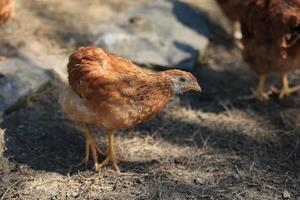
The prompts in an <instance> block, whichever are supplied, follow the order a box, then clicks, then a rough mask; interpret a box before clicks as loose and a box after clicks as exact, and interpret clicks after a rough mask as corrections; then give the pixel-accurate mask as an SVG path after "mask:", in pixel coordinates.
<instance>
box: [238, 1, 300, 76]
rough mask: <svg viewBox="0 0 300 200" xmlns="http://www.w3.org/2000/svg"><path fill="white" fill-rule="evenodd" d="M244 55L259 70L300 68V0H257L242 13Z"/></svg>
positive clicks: (267, 71) (277, 70)
mask: <svg viewBox="0 0 300 200" xmlns="http://www.w3.org/2000/svg"><path fill="white" fill-rule="evenodd" d="M241 25H242V32H243V44H244V50H243V56H244V58H245V60H246V61H247V62H248V63H249V64H250V67H251V68H252V69H253V70H254V71H255V72H256V73H258V74H268V73H279V74H282V73H287V72H288V71H290V70H295V69H299V68H300V65H299V63H300V36H299V35H300V0H269V1H265V0H256V1H253V2H252V3H251V4H250V5H249V6H247V9H246V10H245V12H244V13H243V15H242V17H241Z"/></svg>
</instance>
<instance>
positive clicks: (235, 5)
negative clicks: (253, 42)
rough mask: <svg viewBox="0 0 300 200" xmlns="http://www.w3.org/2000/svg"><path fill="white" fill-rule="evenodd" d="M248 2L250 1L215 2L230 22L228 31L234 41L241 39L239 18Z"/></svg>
mask: <svg viewBox="0 0 300 200" xmlns="http://www.w3.org/2000/svg"><path fill="white" fill-rule="evenodd" d="M248 1H250V0H217V3H218V4H219V6H220V8H221V10H222V11H223V13H224V14H225V15H226V17H227V18H228V19H229V20H230V22H231V23H230V25H231V27H230V31H231V35H232V36H233V37H234V38H235V39H241V38H242V34H241V28H240V16H241V15H242V13H243V9H244V7H245V6H246V4H247V3H248Z"/></svg>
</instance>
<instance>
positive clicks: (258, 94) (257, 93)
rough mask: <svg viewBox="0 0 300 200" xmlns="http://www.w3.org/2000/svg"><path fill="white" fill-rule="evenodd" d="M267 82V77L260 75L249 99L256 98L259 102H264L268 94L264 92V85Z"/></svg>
mask: <svg viewBox="0 0 300 200" xmlns="http://www.w3.org/2000/svg"><path fill="white" fill-rule="evenodd" d="M266 80H267V75H265V74H260V75H259V81H258V85H257V88H256V90H254V91H253V94H252V95H251V98H256V99H258V100H260V101H266V100H268V99H269V97H268V94H267V93H265V92H264V87H265V83H266Z"/></svg>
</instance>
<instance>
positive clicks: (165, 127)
mask: <svg viewBox="0 0 300 200" xmlns="http://www.w3.org/2000/svg"><path fill="white" fill-rule="evenodd" d="M142 2H143V1H141V0H140V1H137V0H136V1H134V0H130V1H122V0H113V1H111V0H93V1H91V0H90V1H88V0H84V1H71V0H66V1H59V0H51V1H46V0H45V1H44V0H32V1H27V0H18V1H17V16H16V18H15V19H14V20H12V21H11V22H10V23H8V24H6V25H5V26H4V27H2V30H1V31H0V36H1V42H0V44H1V45H0V47H1V51H2V52H1V53H3V54H6V55H8V56H13V53H12V52H14V51H16V50H19V49H22V50H26V49H32V47H33V46H34V44H35V42H36V41H39V42H40V43H43V44H44V45H45V46H47V47H48V48H47V51H48V52H49V53H51V52H55V53H57V52H71V51H73V50H74V49H75V48H76V47H77V46H80V45H86V44H88V43H89V39H88V38H89V35H88V34H87V33H85V28H86V25H87V23H94V22H99V21H107V20H109V19H111V18H112V17H113V16H114V15H116V14H117V13H118V12H119V11H122V10H124V9H127V8H128V7H130V6H134V5H136V4H138V3H142ZM189 2H191V3H196V4H197V3H198V4H197V6H202V5H201V4H200V3H199V1H198V2H197V1H195V0H190V1H189ZM188 6H190V5H188ZM208 10H209V9H208ZM100 11H101V12H100ZM215 14H216V13H215V11H214V13H213V15H211V14H209V13H208V14H207V16H208V18H210V19H211V22H212V25H211V28H212V34H211V36H210V37H211V38H210V39H211V41H212V42H211V44H210V46H209V47H208V49H207V53H206V55H205V56H203V57H202V60H201V62H200V63H199V64H198V65H197V66H196V67H195V70H194V73H195V74H196V75H197V77H198V79H199V82H200V84H201V85H202V88H203V90H204V91H203V92H202V93H201V94H196V93H189V94H185V95H182V96H180V97H175V98H173V99H172V101H170V103H169V104H168V105H167V106H166V108H165V109H164V110H163V111H162V112H161V113H160V114H159V115H158V116H157V117H156V118H155V119H153V120H152V121H150V122H148V123H145V124H142V125H140V126H138V127H136V128H134V129H132V130H127V131H121V132H118V133H117V137H116V140H117V141H116V143H117V145H116V148H117V155H118V157H119V158H120V168H121V171H122V173H121V174H120V175H117V174H116V173H114V172H113V171H112V169H111V167H110V166H107V167H105V168H103V169H101V170H100V172H98V173H96V172H94V171H93V169H92V165H91V164H92V163H91V162H90V163H89V164H88V166H78V163H80V161H81V159H82V156H83V153H84V139H83V135H82V133H81V130H80V129H78V128H77V127H76V126H75V125H74V124H73V123H72V122H71V121H70V120H69V119H68V118H67V117H66V116H65V115H64V114H63V113H62V111H61V109H60V107H59V105H58V103H57V97H58V93H59V90H58V89H57V88H56V87H55V85H54V84H49V85H48V86H47V87H45V88H43V90H41V91H39V92H37V93H36V94H35V95H33V96H31V97H29V98H28V100H27V102H26V104H24V105H23V106H22V107H21V108H19V109H17V110H13V111H12V112H10V113H7V114H6V115H5V116H4V117H3V119H2V122H1V120H0V122H1V126H0V199H1V200H2V199H170V200H175V199H230V200H232V199H253V200H254V199H255V200H259V199H261V200H265V199H270V200H273V199H300V156H299V153H300V150H299V139H300V114H299V113H300V112H299V111H300V103H299V102H300V101H299V100H300V96H299V95H293V96H291V97H288V98H286V99H284V100H278V98H277V97H276V95H273V96H272V97H271V99H270V101H269V102H265V103H260V102H257V101H255V100H249V99H247V98H245V97H246V96H247V95H249V93H250V88H251V87H253V85H254V84H255V83H256V77H255V75H254V74H253V73H252V72H251V71H250V70H249V69H248V67H247V66H246V64H245V63H243V60H242V57H241V53H240V50H239V49H238V48H236V47H235V46H234V45H233V43H232V41H230V39H228V35H226V24H227V23H226V21H224V20H223V18H222V21H221V22H218V21H215V19H220V18H219V17H214V15H215ZM224 27H225V28H224ZM297 77H299V73H297V72H295V73H293V74H292V75H291V80H292V84H293V85H296V84H297V83H298V84H299V83H300V80H299V78H297ZM270 84H275V85H278V81H277V79H276V77H271V79H270ZM94 131H95V133H97V138H98V139H99V140H98V143H99V145H100V148H101V149H103V151H105V149H106V146H107V144H106V137H105V135H103V134H101V132H100V131H99V130H98V129H97V128H96V127H95V129H94Z"/></svg>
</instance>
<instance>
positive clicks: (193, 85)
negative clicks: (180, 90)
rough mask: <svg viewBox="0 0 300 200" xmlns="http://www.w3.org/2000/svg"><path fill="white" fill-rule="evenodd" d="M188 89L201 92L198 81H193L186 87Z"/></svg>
mask: <svg viewBox="0 0 300 200" xmlns="http://www.w3.org/2000/svg"><path fill="white" fill-rule="evenodd" d="M188 90H193V91H196V92H201V91H202V88H201V87H200V85H199V84H198V83H194V84H192V85H191V86H190V87H188Z"/></svg>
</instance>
